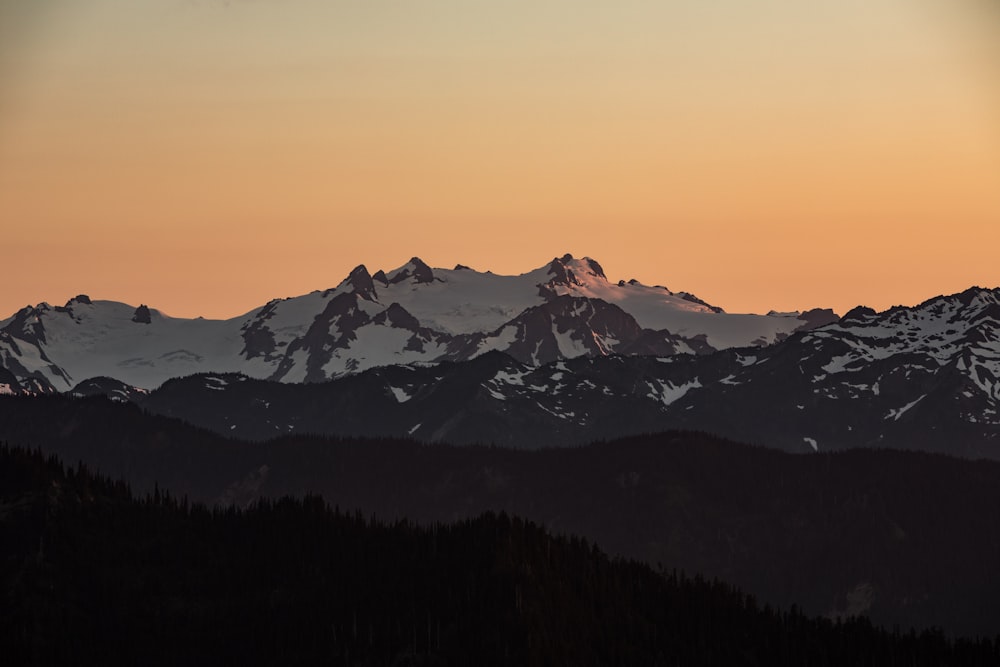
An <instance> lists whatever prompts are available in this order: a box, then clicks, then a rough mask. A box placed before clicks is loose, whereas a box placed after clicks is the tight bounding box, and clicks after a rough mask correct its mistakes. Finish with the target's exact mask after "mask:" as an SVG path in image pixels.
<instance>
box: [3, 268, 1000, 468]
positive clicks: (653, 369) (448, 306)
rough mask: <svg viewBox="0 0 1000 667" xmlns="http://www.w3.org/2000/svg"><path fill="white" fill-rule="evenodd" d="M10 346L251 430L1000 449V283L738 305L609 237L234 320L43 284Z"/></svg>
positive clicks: (804, 448)
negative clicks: (518, 271)
mask: <svg viewBox="0 0 1000 667" xmlns="http://www.w3.org/2000/svg"><path fill="white" fill-rule="evenodd" d="M0 359H2V361H3V367H4V368H0V391H3V392H5V393H24V392H27V393H33V392H41V393H45V392H52V391H56V390H59V391H64V392H68V393H71V394H73V395H79V396H86V395H93V394H103V395H106V396H109V397H112V398H116V399H118V400H126V401H130V402H134V403H136V404H139V405H141V406H142V407H143V409H145V410H147V411H150V412H154V413H158V414H163V415H168V416H172V417H177V418H180V419H183V420H185V421H188V422H190V423H192V424H196V425H199V426H202V427H204V428H208V429H211V430H213V431H215V432H218V433H221V434H224V435H227V436H233V437H240V438H244V439H250V440H262V439H267V438H271V437H276V436H281V435H286V434H289V433H316V434H325V435H338V436H379V437H388V436H391V437H412V438H415V439H418V440H422V441H426V442H451V443H458V444H463V443H477V442H478V443H492V444H497V445H503V446H509V447H516V448H538V447H546V446H572V445H582V444H585V443H587V442H591V441H593V440H595V439H610V438H617V437H621V436H627V435H634V434H639V433H646V432H657V431H662V430H666V429H686V430H701V431H706V432H711V433H716V434H719V435H722V436H725V437H731V438H734V439H738V440H741V441H750V442H755V443H760V444H765V445H768V446H772V447H777V448H780V449H783V450H786V451H791V452H811V451H831V450H839V449H846V448H852V447H892V448H898V449H919V450H927V451H935V452H941V453H948V454H952V455H957V456H963V457H967V458H992V459H1000V447H998V446H997V437H998V432H1000V417H998V401H1000V290H997V289H982V288H978V287H974V288H970V289H968V290H966V291H965V292H962V293H959V294H953V295H949V296H939V297H935V298H932V299H930V300H928V301H926V302H924V303H921V304H919V305H917V306H914V307H902V306H897V307H894V308H891V309H889V310H887V311H885V312H881V313H879V312H876V311H874V310H872V309H870V308H864V307H858V308H855V309H853V310H852V311H850V312H849V313H847V314H846V315H845V316H843V317H840V318H838V317H836V316H835V315H834V314H833V313H832V312H831V311H829V310H819V309H817V310H811V311H807V312H806V313H785V314H777V313H771V314H768V315H731V314H727V313H725V312H723V311H722V310H721V309H720V308H718V307H715V306H712V305H710V304H708V303H706V302H704V301H702V300H700V299H698V298H697V297H694V296H692V295H691V294H688V293H674V292H671V291H669V290H667V289H666V288H663V287H647V286H643V285H639V284H638V283H635V282H634V281H629V282H626V281H621V282H619V283H617V284H616V283H612V282H609V281H608V280H607V279H606V277H605V275H604V272H603V270H602V269H601V267H600V265H599V264H598V263H597V262H595V261H594V260H591V259H588V258H584V259H573V258H572V257H570V256H569V255H566V256H564V257H561V258H555V259H553V261H552V262H551V263H550V264H548V265H547V266H546V267H543V268H541V269H538V270H536V271H532V272H529V273H526V274H523V275H521V276H495V275H493V274H491V273H489V272H486V273H479V272H475V271H473V270H471V269H467V268H465V267H462V266H459V267H456V268H455V269H453V270H443V269H431V268H429V267H427V266H426V265H425V264H424V263H423V262H421V261H420V260H418V259H413V260H411V261H410V262H409V263H408V264H406V265H405V266H403V267H401V268H399V269H396V270H395V271H391V272H389V273H385V272H382V271H379V272H376V273H375V274H374V275H370V274H369V273H368V271H367V270H366V269H365V268H364V267H358V268H357V269H355V270H354V271H352V272H351V275H350V276H348V278H346V279H345V280H344V281H342V282H341V283H340V285H339V286H338V287H337V288H335V289H332V290H326V291H324V292H314V293H312V294H308V295H305V296H302V297H296V298H293V299H285V300H277V301H272V302H270V303H269V304H267V305H265V306H263V307H262V308H260V309H257V310H255V311H252V312H251V313H249V314H247V315H246V316H243V317H242V318H235V319H233V320H225V321H209V320H201V319H195V320H181V319H173V318H168V317H166V316H164V315H162V314H160V313H158V312H157V311H155V310H152V309H149V308H146V307H144V306H140V307H138V308H133V307H131V306H126V305H124V304H117V303H112V302H100V301H91V300H89V299H87V298H86V297H77V298H76V299H73V300H71V301H70V302H69V303H68V304H67V305H66V306H63V307H57V308H52V307H49V306H46V305H45V304H42V305H40V306H37V307H34V308H26V309H23V310H21V311H19V312H18V313H17V314H16V315H14V316H13V317H12V318H10V319H8V320H7V321H5V322H4V323H3V326H2V329H0ZM4 369H5V370H4Z"/></svg>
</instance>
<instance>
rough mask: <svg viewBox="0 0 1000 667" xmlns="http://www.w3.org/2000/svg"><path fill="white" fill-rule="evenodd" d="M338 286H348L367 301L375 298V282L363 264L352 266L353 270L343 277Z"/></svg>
mask: <svg viewBox="0 0 1000 667" xmlns="http://www.w3.org/2000/svg"><path fill="white" fill-rule="evenodd" d="M383 275H384V274H383ZM340 286H341V287H342V288H349V289H350V290H351V291H353V292H354V293H355V294H357V295H358V296H359V297H361V298H362V299H367V300H368V301H374V300H375V296H376V294H375V282H374V280H373V279H372V276H371V274H369V273H368V269H367V268H365V265H364V264H359V265H358V266H356V267H354V270H353V271H351V273H350V275H348V276H347V277H346V278H344V281H343V282H342V283H341V284H340Z"/></svg>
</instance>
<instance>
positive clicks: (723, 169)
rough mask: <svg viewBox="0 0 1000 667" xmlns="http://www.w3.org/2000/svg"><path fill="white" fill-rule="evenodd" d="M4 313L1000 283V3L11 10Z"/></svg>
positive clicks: (42, 1) (3, 105) (779, 299)
mask: <svg viewBox="0 0 1000 667" xmlns="http://www.w3.org/2000/svg"><path fill="white" fill-rule="evenodd" d="M0 81H3V83H2V84H0V219H2V220H3V224H2V236H3V239H4V249H5V251H6V252H5V253H4V260H5V268H6V269H7V275H8V278H7V279H6V280H5V281H4V287H3V288H0V318H4V317H6V316H8V315H9V314H11V313H13V312H14V311H15V310H16V309H17V308H20V307H23V306H24V305H26V304H28V303H32V304H34V303H38V302H41V301H48V302H50V303H61V302H62V301H64V300H65V299H68V298H70V297H72V296H74V295H76V294H78V293H87V294H89V295H90V296H91V297H92V298H106V299H114V300H118V301H125V302H129V303H135V304H138V303H140V302H141V303H146V304H148V305H149V306H151V307H154V308H158V309H160V310H162V311H163V312H165V313H168V314H171V315H175V316H188V317H193V316H198V315H203V316H206V317H213V318H215V317H233V316H236V315H238V314H241V313H243V312H247V311H249V310H250V309H252V308H254V307H256V306H259V305H262V304H263V303H265V302H266V301H268V300H269V299H271V298H275V297H284V296H294V295H297V294H302V293H306V292H309V291H312V290H314V289H324V288H327V287H332V286H334V285H336V284H337V283H339V282H340V280H342V279H343V278H344V277H345V276H346V275H347V273H348V272H349V271H350V270H351V268H353V267H354V266H355V265H357V264H359V263H364V264H366V265H367V266H368V267H369V269H371V270H372V271H374V270H375V269H377V268H384V269H387V270H388V269H391V268H395V267H396V266H399V265H401V264H403V263H405V262H406V261H407V260H408V259H409V258H410V257H411V256H414V255H416V256H419V257H421V258H422V259H424V261H426V262H427V263H428V264H430V265H431V266H444V267H448V268H450V267H451V266H453V265H454V264H456V263H462V264H466V265H469V266H472V267H473V268H476V269H479V270H486V269H489V270H492V271H494V272H496V273H507V274H517V273H522V272H525V271H529V270H532V269H534V268H537V267H538V266H541V265H542V264H544V263H545V262H547V261H549V260H550V259H551V258H552V257H554V256H559V255H562V254H564V253H566V252H571V253H573V254H574V255H575V256H584V255H587V256H590V257H593V258H595V259H597V260H598V261H600V262H601V263H602V265H603V266H604V268H605V270H606V272H607V274H608V277H609V279H612V280H618V279H629V278H636V279H638V280H640V281H642V282H644V283H647V284H665V285H667V286H668V287H669V288H671V289H673V290H677V291H680V290H685V291H690V292H693V293H695V294H697V295H698V296H699V297H701V298H703V299H705V300H706V301H709V302H710V303H713V304H715V305H719V306H722V307H723V308H725V309H726V310H727V311H730V312H766V311H767V310H770V309H776V310H794V309H806V308H811V307H832V308H834V309H835V310H837V311H838V312H840V313H841V314H843V313H844V312H846V311H847V310H848V309H850V308H851V307H853V306H855V305H859V304H863V305H868V306H872V307H875V308H878V309H884V308H887V307H889V306H892V305H896V304H900V303H902V304H915V303H918V302H920V301H923V300H925V299H927V298H930V297H932V296H935V295H937V294H941V293H951V292H957V291H961V290H963V289H965V288H968V287H970V286H972V285H980V286H984V287H994V286H997V285H998V284H1000V271H998V268H997V267H998V263H997V262H996V260H995V258H994V249H995V248H997V247H1000V5H998V4H997V3H993V2H991V0H957V1H956V0H951V1H946V0H867V1H866V2H861V0H844V1H841V2H818V3H801V2H796V1H793V0H762V1H761V2H757V3H752V6H751V3H744V2H737V1H736V0H719V2H716V3H695V2H688V1H684V2H681V1H673V2H671V1H666V2H650V1H646V0H623V2H620V3H614V4H613V5H611V4H606V3H597V2H590V1H584V2H580V1H579V0H578V1H577V2H568V1H567V0H559V1H549V2H541V3H538V2H535V3H527V2H521V1H517V2H511V3H479V2H468V1H461V2H460V1H459V0H427V1H426V2H422V3H405V4H403V5H402V6H398V5H397V4H393V3H387V2H381V1H379V0H372V1H371V2H363V3H362V2H348V1H343V0H330V1H324V2H320V1H319V0H231V1H230V2H225V1H223V0H217V1H212V0H201V1H198V0H172V1H170V2H163V3H149V4H146V3H136V2H125V1H124V0H80V1H79V2H75V3H62V2H59V1H58V0H37V2H32V3H20V2H16V1H14V2H7V1H6V0H0Z"/></svg>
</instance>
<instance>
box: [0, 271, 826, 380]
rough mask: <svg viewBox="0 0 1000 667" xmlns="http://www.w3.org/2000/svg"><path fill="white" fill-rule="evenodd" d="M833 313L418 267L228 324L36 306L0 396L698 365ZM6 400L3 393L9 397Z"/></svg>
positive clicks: (0, 336)
mask: <svg viewBox="0 0 1000 667" xmlns="http://www.w3.org/2000/svg"><path fill="white" fill-rule="evenodd" d="M836 319H837V318H836V316H835V315H834V314H833V313H832V311H829V310H813V311H809V312H807V313H804V314H799V313H770V314H768V315H730V314H727V313H724V312H723V311H722V309H721V308H718V307H715V306H712V305H710V304H708V303H706V302H704V301H702V300H701V299H699V298H697V297H696V296H694V295H692V294H689V293H686V292H676V293H675V292H671V291H670V290H668V289H666V288H665V287H648V286H645V285H642V284H640V283H638V282H637V281H635V280H630V281H627V282H626V281H624V280H622V281H619V282H617V283H612V282H609V281H608V279H607V278H606V276H605V275H604V270H603V269H602V268H601V266H600V264H598V263H597V262H596V261H594V260H592V259H589V258H583V259H574V258H573V257H572V256H570V255H565V256H563V257H557V258H555V259H553V260H552V261H551V262H550V263H549V264H547V265H546V266H543V267H542V268H539V269H536V270H534V271H530V272H528V273H525V274H522V275H519V276H500V275H495V274H493V273H490V272H488V271H487V272H485V273H481V272H478V271H474V270H472V269H469V268H467V267H463V266H461V265H459V266H457V267H455V269H452V270H447V269H432V268H430V267H429V266H427V265H426V264H425V263H424V262H422V261H421V260H420V259H419V258H416V257H414V258H413V259H411V260H410V261H409V262H408V263H406V264H405V265H403V266H402V267H400V268H398V269H395V270H394V271H390V272H388V273H386V272H384V271H377V272H375V273H374V274H370V273H369V272H368V270H367V269H366V268H365V267H364V266H359V267H357V268H356V269H354V270H353V271H352V272H351V273H350V275H348V276H347V278H345V279H344V280H343V281H342V282H341V283H340V284H339V285H338V286H337V287H335V288H333V289H327V290H324V291H316V292H312V293H310V294H306V295H303V296H299V297H294V298H289V299H276V300H274V301H271V302H269V303H267V304H266V305H264V306H262V307H260V308H257V309H255V310H253V311H251V312H249V313H247V314H245V315H242V316H240V317H236V318H233V319H231V320H205V319H202V318H198V319H181V318H172V317H168V316H166V315H164V314H162V313H161V312H159V311H157V310H155V309H153V308H150V307H148V306H146V305H145V304H142V305H139V306H138V307H136V306H131V305H127V304H123V303H117V302H112V301H92V300H91V299H90V298H88V297H87V296H85V295H80V296H77V297H75V298H73V299H71V300H70V301H69V302H67V303H66V305H64V306H50V305H49V304H46V303H42V304H39V305H37V306H28V307H26V308H23V309H22V310H20V311H18V312H17V313H16V314H14V315H13V316H12V317H10V318H8V319H7V320H3V321H2V322H0V324H2V326H0V368H5V369H6V370H7V371H8V374H9V375H13V376H14V378H15V379H16V382H12V381H11V380H10V378H9V377H7V376H4V377H7V379H6V380H5V379H4V377H0V391H5V392H7V393H19V392H21V391H29V392H35V391H66V390H68V389H71V388H72V387H74V386H75V385H76V384H78V383H79V382H81V381H83V380H86V379H89V378H92V377H98V376H104V377H110V378H115V379H117V380H120V381H122V382H124V383H126V384H128V385H131V386H135V387H142V388H144V389H153V388H155V387H157V386H159V385H160V384H162V383H163V382H165V381H166V380H169V379H171V378H175V377H182V376H185V375H190V374H192V373H203V372H213V373H236V372H238V373H242V374H244V375H247V376H248V377H253V378H258V379H268V380H274V381H280V382H295V383H298V382H322V381H325V380H329V379H332V378H337V377H342V376H344V375H349V374H352V373H357V372H359V371H362V370H365V369H368V368H372V367H378V366H387V365H395V364H410V363H418V362H419V363H438V362H442V361H466V360H469V359H473V358H476V357H478V356H480V355H482V354H484V353H486V352H489V351H491V350H498V351H502V352H505V353H507V354H509V355H510V356H512V357H514V358H515V359H517V360H519V361H520V362H522V363H524V364H528V365H532V366H537V365H541V364H545V363H549V362H552V361H557V360H563V359H571V358H576V357H581V356H590V357H596V356H607V355H612V354H624V355H653V356H671V355H675V354H704V353H708V352H713V351H715V350H719V349H725V348H730V347H736V346H748V345H753V346H757V345H766V344H769V343H773V342H775V341H778V340H781V339H783V338H784V337H786V336H788V335H789V334H790V333H792V332H794V331H797V330H802V329H808V328H813V327H815V326H818V325H821V324H825V323H828V322H831V321H835V320H836ZM4 387H6V388H4Z"/></svg>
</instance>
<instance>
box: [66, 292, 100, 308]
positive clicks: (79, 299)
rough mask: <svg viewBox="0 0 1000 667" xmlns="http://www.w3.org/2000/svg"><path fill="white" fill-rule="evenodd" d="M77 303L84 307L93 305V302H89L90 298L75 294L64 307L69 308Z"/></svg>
mask: <svg viewBox="0 0 1000 667" xmlns="http://www.w3.org/2000/svg"><path fill="white" fill-rule="evenodd" d="M77 303H79V304H82V305H85V306H90V305H92V304H93V301H91V300H90V297H89V296H87V295H86V294H77V295H76V296H74V297H73V298H72V299H70V300H69V301H67V302H66V306H65V307H66V308H69V307H70V306H72V305H74V304H77Z"/></svg>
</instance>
